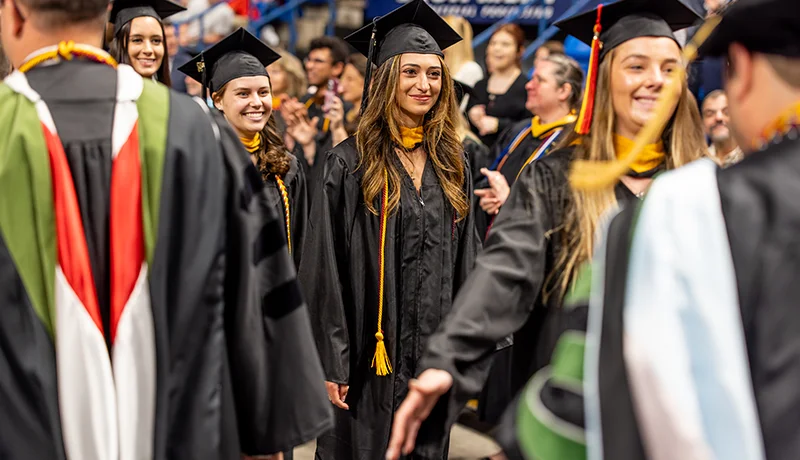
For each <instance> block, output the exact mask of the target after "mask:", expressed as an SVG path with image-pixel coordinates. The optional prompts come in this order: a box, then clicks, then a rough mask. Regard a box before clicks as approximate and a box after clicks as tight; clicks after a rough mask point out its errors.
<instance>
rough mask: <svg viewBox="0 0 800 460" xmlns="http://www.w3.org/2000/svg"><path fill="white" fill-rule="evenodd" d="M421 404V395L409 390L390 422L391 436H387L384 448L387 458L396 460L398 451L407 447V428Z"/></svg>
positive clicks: (398, 454) (398, 455)
mask: <svg viewBox="0 0 800 460" xmlns="http://www.w3.org/2000/svg"><path fill="white" fill-rule="evenodd" d="M421 405H422V396H421V395H420V394H419V393H418V392H416V391H414V390H411V391H409V393H408V395H407V396H406V399H405V400H404V401H403V403H402V404H400V407H399V408H398V409H397V412H396V413H395V416H394V423H392V436H391V438H389V448H388V449H387V450H386V459H387V460H398V459H399V458H400V452H401V450H402V451H405V449H406V447H407V444H408V443H407V442H406V441H407V439H408V434H409V433H408V430H409V428H410V427H411V424H412V423H413V422H412V419H413V418H414V416H415V415H414V414H415V413H416V412H417V410H418V408H419V406H421Z"/></svg>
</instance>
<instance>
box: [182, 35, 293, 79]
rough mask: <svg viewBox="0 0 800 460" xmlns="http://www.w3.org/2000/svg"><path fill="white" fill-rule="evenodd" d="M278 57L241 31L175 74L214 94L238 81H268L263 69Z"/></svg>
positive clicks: (252, 36)
mask: <svg viewBox="0 0 800 460" xmlns="http://www.w3.org/2000/svg"><path fill="white" fill-rule="evenodd" d="M280 57H281V56H280V54H278V53H276V52H275V51H273V50H272V49H271V48H270V47H269V46H267V45H265V44H264V42H262V41H261V40H259V39H258V37H256V36H255V35H253V34H251V33H250V32H248V31H247V30H245V29H243V28H241V27H240V28H239V29H238V30H236V31H235V32H233V33H232V34H230V35H228V36H227V37H225V38H223V39H222V41H220V42H219V43H217V44H216V45H214V46H212V47H210V48H208V49H206V50H205V51H202V52H200V54H198V55H197V56H195V57H194V58H193V59H192V60H191V61H189V62H187V63H186V64H184V65H183V66H181V67H180V68H179V69H178V70H180V71H181V72H183V73H185V74H186V75H188V76H190V77H192V78H194V79H195V80H197V81H199V82H200V83H202V84H203V86H204V87H206V88H208V89H209V91H210V92H212V93H213V92H215V91H219V89H220V88H222V87H223V86H225V84H226V83H228V82H230V81H231V80H235V79H237V78H242V77H258V76H264V77H268V76H269V74H268V73H267V69H266V67H267V66H268V65H270V64H272V63H273V62H275V61H277V60H278V59H280Z"/></svg>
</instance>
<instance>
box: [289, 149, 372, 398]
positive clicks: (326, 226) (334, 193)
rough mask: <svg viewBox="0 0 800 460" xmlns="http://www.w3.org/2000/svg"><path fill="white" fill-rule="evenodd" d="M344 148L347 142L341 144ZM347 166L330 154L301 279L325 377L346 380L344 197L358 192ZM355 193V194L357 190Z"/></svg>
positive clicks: (318, 189)
mask: <svg viewBox="0 0 800 460" xmlns="http://www.w3.org/2000/svg"><path fill="white" fill-rule="evenodd" d="M342 147H345V146H342ZM348 176H349V172H348V168H347V165H346V164H345V163H344V161H343V160H342V159H341V158H339V157H338V156H337V155H335V154H333V153H331V154H329V155H328V157H327V159H326V160H325V165H324V170H323V177H322V182H321V183H320V184H319V185H318V186H317V187H316V191H315V196H314V200H313V203H312V207H311V214H310V215H312V216H314V218H313V219H310V220H309V225H308V234H307V236H306V242H305V249H304V256H303V261H302V263H301V264H300V281H301V282H302V284H303V287H304V290H305V291H304V292H305V293H306V295H307V296H308V301H309V310H310V314H311V318H312V327H313V330H314V337H315V338H316V344H317V349H318V350H319V354H320V357H321V358H322V363H323V368H324V371H325V376H324V377H325V378H324V380H326V381H329V382H335V383H339V384H347V383H348V382H349V379H350V375H349V369H350V351H351V344H350V335H349V334H350V331H349V327H348V322H347V319H348V318H347V314H346V311H345V302H344V299H345V297H344V289H347V286H345V284H343V283H342V280H348V279H349V274H348V273H349V259H348V256H347V254H349V252H350V251H349V249H348V246H349V241H348V238H347V235H349V231H348V229H347V227H348V222H349V219H348V218H347V217H346V216H347V215H348V214H347V209H346V208H347V206H346V199H345V198H346V196H347V195H348V194H351V196H352V194H353V193H355V194H358V193H359V190H358V184H356V183H355V181H353V180H350V178H349V177H348ZM356 196H357V195H356Z"/></svg>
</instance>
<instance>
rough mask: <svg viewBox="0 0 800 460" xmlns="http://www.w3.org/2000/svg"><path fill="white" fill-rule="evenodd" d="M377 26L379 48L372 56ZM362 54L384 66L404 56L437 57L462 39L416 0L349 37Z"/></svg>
mask: <svg viewBox="0 0 800 460" xmlns="http://www.w3.org/2000/svg"><path fill="white" fill-rule="evenodd" d="M373 27H374V28H375V47H374V50H373V55H372V56H370V55H369V48H370V41H371V38H372V31H373ZM345 40H346V41H347V42H348V43H350V44H351V45H352V46H353V47H354V48H355V49H356V50H358V52H360V53H361V54H363V55H364V56H366V57H367V58H370V59H371V60H372V62H373V63H374V64H375V65H378V66H380V65H381V64H383V63H384V62H386V61H387V60H388V59H389V58H391V57H393V56H397V55H399V54H403V53H419V54H437V55H439V56H443V50H445V49H446V48H448V47H450V46H452V45H454V44H456V43H458V42H460V41H461V36H460V35H458V33H457V32H456V31H455V30H453V28H452V27H450V25H449V24H447V22H446V21H445V20H444V19H442V17H441V16H439V15H438V14H436V12H435V11H434V10H433V9H432V8H431V7H430V6H428V4H426V3H425V2H424V1H423V0H413V1H411V2H409V3H406V4H405V5H403V6H401V7H400V8H397V9H396V10H394V11H392V12H391V13H388V14H387V15H385V16H383V17H381V18H379V19H377V20H376V21H374V23H370V24H368V25H366V26H364V27H362V28H361V29H359V30H357V31H355V32H353V33H352V34H350V35H348V36H347V37H345Z"/></svg>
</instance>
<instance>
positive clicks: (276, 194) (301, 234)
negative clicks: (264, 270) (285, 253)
mask: <svg viewBox="0 0 800 460" xmlns="http://www.w3.org/2000/svg"><path fill="white" fill-rule="evenodd" d="M288 155H289V156H290V157H291V165H290V166H289V171H288V172H287V173H286V176H285V177H284V178H283V183H284V185H286V191H287V192H288V193H289V216H290V231H291V232H292V235H291V237H292V259H293V260H294V264H295V267H296V268H299V267H300V258H301V256H302V255H303V243H304V242H305V238H306V227H307V226H308V191H307V190H306V172H305V170H304V169H303V167H302V166H301V165H300V161H299V160H298V159H297V157H295V156H294V155H292V154H288ZM266 183H267V186H266V192H267V196H268V199H269V202H270V204H271V205H272V207H273V208H274V209H275V214H276V215H278V216H282V217H283V218H284V219H285V218H286V208H285V206H284V203H283V196H282V195H281V189H280V187H279V186H278V181H276V180H275V177H273V176H272V175H268V176H267V178H266Z"/></svg>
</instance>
